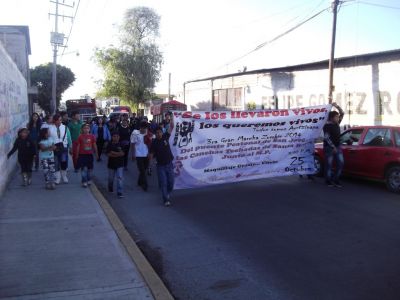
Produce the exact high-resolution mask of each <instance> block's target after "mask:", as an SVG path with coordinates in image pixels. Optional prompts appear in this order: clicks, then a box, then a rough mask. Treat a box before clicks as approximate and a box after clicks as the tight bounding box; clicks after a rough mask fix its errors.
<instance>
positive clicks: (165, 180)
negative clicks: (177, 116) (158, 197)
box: [149, 122, 174, 206]
mask: <svg viewBox="0 0 400 300" xmlns="http://www.w3.org/2000/svg"><path fill="white" fill-rule="evenodd" d="M172 128H173V124H172V122H171V126H169V128H168V131H167V132H166V133H165V134H163V131H162V128H160V127H158V128H157V129H156V138H155V139H154V140H153V143H152V144H151V147H150V153H149V161H151V160H152V158H153V157H155V158H156V161H157V175H158V184H159V186H160V189H161V193H162V198H163V201H164V205H165V206H170V205H171V199H170V196H171V192H172V190H173V189H174V167H173V164H172V161H173V160H174V156H173V155H172V151H171V148H170V146H169V137H170V136H171V131H172Z"/></svg>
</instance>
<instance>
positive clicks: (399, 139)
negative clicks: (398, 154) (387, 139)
mask: <svg viewBox="0 0 400 300" xmlns="http://www.w3.org/2000/svg"><path fill="white" fill-rule="evenodd" d="M394 142H395V143H396V146H397V147H400V130H395V131H394Z"/></svg>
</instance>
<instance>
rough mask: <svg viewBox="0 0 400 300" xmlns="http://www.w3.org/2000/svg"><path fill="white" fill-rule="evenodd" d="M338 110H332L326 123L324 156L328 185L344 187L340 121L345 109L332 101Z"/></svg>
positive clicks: (324, 129)
mask: <svg viewBox="0 0 400 300" xmlns="http://www.w3.org/2000/svg"><path fill="white" fill-rule="evenodd" d="M332 106H333V107H335V108H336V109H337V110H338V111H339V112H337V111H330V112H329V115H328V121H327V122H326V124H325V125H324V128H323V131H324V156H325V181H326V184H327V185H328V186H331V187H332V186H336V187H342V185H341V184H340V181H339V178H340V175H341V173H342V169H343V165H344V159H343V152H342V149H341V147H340V126H339V124H340V122H341V121H342V120H343V116H344V111H343V110H342V108H341V107H340V106H339V105H338V104H336V103H335V102H334V103H332ZM334 159H335V171H334V172H333V171H332V166H333V160H334Z"/></svg>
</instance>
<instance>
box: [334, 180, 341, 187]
mask: <svg viewBox="0 0 400 300" xmlns="http://www.w3.org/2000/svg"><path fill="white" fill-rule="evenodd" d="M333 184H334V185H335V186H336V187H338V188H341V187H343V185H342V184H341V183H340V181H339V180H335V181H334V182H333Z"/></svg>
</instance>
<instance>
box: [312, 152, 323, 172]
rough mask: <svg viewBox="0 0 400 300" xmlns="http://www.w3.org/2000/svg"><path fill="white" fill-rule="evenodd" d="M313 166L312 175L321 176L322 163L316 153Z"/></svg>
mask: <svg viewBox="0 0 400 300" xmlns="http://www.w3.org/2000/svg"><path fill="white" fill-rule="evenodd" d="M314 166H315V173H314V175H316V176H319V177H322V176H323V175H324V166H323V164H322V159H321V157H319V156H318V155H314Z"/></svg>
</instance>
